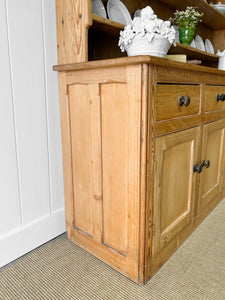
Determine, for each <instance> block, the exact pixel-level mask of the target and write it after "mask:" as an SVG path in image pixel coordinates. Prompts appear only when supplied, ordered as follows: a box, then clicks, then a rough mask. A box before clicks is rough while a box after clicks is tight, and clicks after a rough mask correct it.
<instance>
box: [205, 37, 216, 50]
mask: <svg viewBox="0 0 225 300" xmlns="http://www.w3.org/2000/svg"><path fill="white" fill-rule="evenodd" d="M205 51H206V52H209V53H211V54H215V51H214V48H213V45H212V43H211V41H210V40H209V39H206V40H205Z"/></svg>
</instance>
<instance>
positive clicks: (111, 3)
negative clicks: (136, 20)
mask: <svg viewBox="0 0 225 300" xmlns="http://www.w3.org/2000/svg"><path fill="white" fill-rule="evenodd" d="M107 13H108V16H109V19H110V20H112V21H115V22H118V23H120V24H123V25H127V24H129V23H131V21H132V19H131V16H130V13H129V11H128V10H127V8H126V6H125V5H124V4H123V3H122V2H121V1H120V0H108V2H107Z"/></svg>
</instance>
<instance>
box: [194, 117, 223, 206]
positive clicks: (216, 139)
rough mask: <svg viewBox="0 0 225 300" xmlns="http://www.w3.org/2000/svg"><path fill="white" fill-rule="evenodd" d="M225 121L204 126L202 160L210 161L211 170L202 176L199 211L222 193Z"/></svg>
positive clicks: (208, 169)
mask: <svg viewBox="0 0 225 300" xmlns="http://www.w3.org/2000/svg"><path fill="white" fill-rule="evenodd" d="M224 130H225V120H222V121H216V122H212V123H209V124H206V125H204V131H203V150H202V159H204V160H206V161H207V160H209V161H210V166H209V168H205V167H204V168H203V170H202V173H201V174H200V176H201V177H200V198H199V199H200V200H199V209H200V210H201V209H203V208H204V207H206V206H207V204H208V203H209V202H210V201H212V200H213V199H214V197H215V196H216V194H217V193H218V192H219V191H220V189H221V185H222V181H221V171H222V169H221V164H222V159H223V155H224Z"/></svg>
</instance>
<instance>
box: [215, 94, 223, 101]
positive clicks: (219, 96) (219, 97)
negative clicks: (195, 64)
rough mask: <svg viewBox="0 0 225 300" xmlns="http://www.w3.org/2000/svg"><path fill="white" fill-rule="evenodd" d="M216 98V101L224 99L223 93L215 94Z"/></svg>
mask: <svg viewBox="0 0 225 300" xmlns="http://www.w3.org/2000/svg"><path fill="white" fill-rule="evenodd" d="M216 99H217V102H219V101H222V102H223V101H225V94H221V95H220V94H218V95H217V97H216Z"/></svg>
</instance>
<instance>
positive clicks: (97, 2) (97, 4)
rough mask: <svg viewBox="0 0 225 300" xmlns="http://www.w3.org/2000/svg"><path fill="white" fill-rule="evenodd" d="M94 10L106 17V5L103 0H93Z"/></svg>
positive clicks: (95, 12)
mask: <svg viewBox="0 0 225 300" xmlns="http://www.w3.org/2000/svg"><path fill="white" fill-rule="evenodd" d="M92 12H93V13H94V14H96V15H99V16H100V17H103V18H106V11H105V7H104V5H103V3H102V1H101V0H92Z"/></svg>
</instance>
